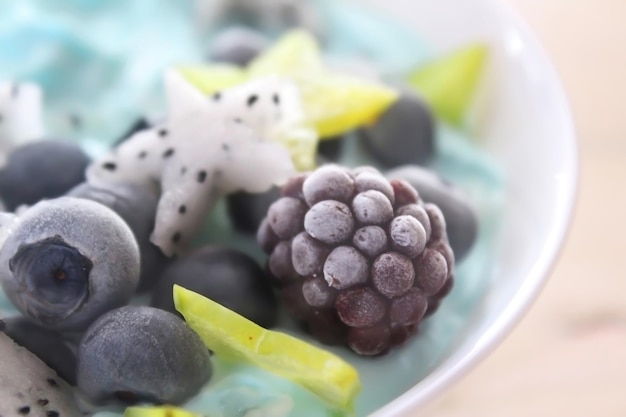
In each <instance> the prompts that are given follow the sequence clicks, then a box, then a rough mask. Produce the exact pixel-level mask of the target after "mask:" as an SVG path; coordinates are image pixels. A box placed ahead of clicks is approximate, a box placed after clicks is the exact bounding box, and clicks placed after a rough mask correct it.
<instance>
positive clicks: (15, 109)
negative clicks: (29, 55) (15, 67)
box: [0, 82, 44, 163]
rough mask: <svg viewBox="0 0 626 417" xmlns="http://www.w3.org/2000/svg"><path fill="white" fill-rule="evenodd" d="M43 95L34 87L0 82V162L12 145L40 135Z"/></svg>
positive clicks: (42, 132) (42, 127)
mask: <svg viewBox="0 0 626 417" xmlns="http://www.w3.org/2000/svg"><path fill="white" fill-rule="evenodd" d="M42 96H43V95H42V92H41V89H40V88H39V87H38V86H37V85H35V84H31V83H13V82H0V162H2V163H4V161H5V158H6V155H7V153H8V152H10V151H11V149H13V148H14V147H15V146H17V145H20V144H23V143H25V142H27V141H29V140H34V139H40V138H41V137H42V136H43V134H44V126H43V118H42V101H43V98H42Z"/></svg>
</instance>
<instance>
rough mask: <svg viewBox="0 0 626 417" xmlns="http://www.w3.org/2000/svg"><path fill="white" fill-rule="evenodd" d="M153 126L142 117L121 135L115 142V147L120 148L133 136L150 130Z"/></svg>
mask: <svg viewBox="0 0 626 417" xmlns="http://www.w3.org/2000/svg"><path fill="white" fill-rule="evenodd" d="M151 127H152V125H151V124H150V122H149V121H148V119H147V118H145V117H140V118H138V119H137V120H135V121H134V122H133V124H131V125H130V126H128V128H127V129H126V130H125V131H124V133H122V134H121V135H120V137H119V138H118V139H117V140H116V141H115V142H114V146H118V145H120V144H122V143H124V142H126V140H127V139H128V138H130V137H131V136H133V135H134V134H135V133H137V132H141V131H142V130H146V129H150V128H151Z"/></svg>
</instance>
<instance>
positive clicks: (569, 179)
mask: <svg viewBox="0 0 626 417" xmlns="http://www.w3.org/2000/svg"><path fill="white" fill-rule="evenodd" d="M483 2H484V3H485V4H487V5H488V6H489V7H492V8H494V9H498V12H499V13H501V14H502V15H504V16H506V17H507V19H508V20H509V21H510V22H511V23H512V24H513V25H514V27H515V28H516V30H517V31H518V32H519V34H520V35H521V37H522V38H523V39H524V41H525V42H526V43H527V44H529V45H530V46H531V48H532V50H533V53H534V54H535V55H536V57H537V62H536V63H537V65H540V66H541V67H542V68H543V70H544V74H545V78H546V79H547V80H548V82H549V84H550V85H551V86H552V91H551V93H552V94H553V95H554V99H555V101H556V103H557V108H558V109H559V111H560V112H561V116H562V120H563V121H564V122H565V123H564V124H563V130H564V132H565V135H564V136H565V137H566V138H567V140H566V141H565V144H566V146H568V147H569V149H567V152H565V153H566V155H568V156H569V157H570V161H569V163H568V167H569V172H567V174H568V175H566V176H565V179H564V181H563V182H562V190H563V191H564V192H563V197H562V198H561V200H560V201H559V202H558V211H557V212H558V213H560V214H561V215H560V216H556V221H555V223H553V225H552V227H551V228H550V230H549V232H548V234H547V239H546V241H545V245H544V248H545V250H544V251H542V253H541V254H540V255H539V257H538V258H537V260H536V262H535V265H534V267H533V268H532V269H531V270H530V272H529V274H528V276H527V277H526V279H525V280H524V283H523V284H522V285H521V287H520V289H519V290H518V292H517V294H516V296H515V297H514V298H513V299H512V300H511V302H510V303H509V304H508V306H507V307H506V308H505V310H504V311H503V313H502V315H501V316H500V317H498V318H497V319H496V320H495V321H494V323H493V324H492V325H491V326H490V327H489V328H487V330H486V331H485V332H484V333H483V334H482V335H481V336H480V337H479V338H478V339H477V340H476V343H474V345H473V346H472V347H471V348H470V349H469V350H468V352H467V353H466V354H465V355H464V356H463V357H461V358H460V359H459V360H458V361H454V360H453V359H454V357H452V358H449V359H448V360H447V361H446V362H443V363H442V366H441V367H439V368H438V369H436V370H435V371H433V372H432V373H431V374H429V375H428V376H427V377H426V378H424V379H423V380H421V381H420V382H418V383H417V384H415V385H414V386H413V387H411V388H410V389H408V390H407V391H406V392H404V393H403V394H402V395H400V396H398V397H396V398H395V399H394V400H392V401H391V402H389V403H387V404H386V405H384V406H383V407H381V408H379V409H377V410H376V411H374V412H373V413H371V414H370V417H388V416H402V415H409V414H410V413H411V412H414V411H416V410H417V409H418V408H420V407H422V406H424V405H425V403H427V402H428V401H432V400H433V399H434V398H435V397H436V396H438V395H440V394H442V393H443V392H444V390H446V389H448V388H450V387H451V386H452V385H453V384H455V383H457V382H459V380H460V379H461V378H462V377H464V376H465V375H466V374H467V373H468V372H469V371H470V370H472V368H474V367H475V366H476V365H478V364H479V363H480V362H481V361H483V360H484V359H485V358H486V357H487V356H488V355H489V354H490V353H492V352H493V351H494V350H495V349H496V348H497V347H498V346H499V345H500V344H501V343H502V342H503V341H504V339H505V338H506V337H507V336H508V335H509V334H510V333H511V331H512V330H513V329H514V328H515V326H517V324H519V322H520V321H521V319H522V318H523V317H524V316H525V315H526V313H527V312H528V311H529V310H530V308H531V307H532V305H533V303H534V302H535V301H536V300H537V298H538V296H539V295H540V293H541V291H542V290H543V288H544V287H545V285H546V283H547V281H548V279H549V277H550V275H551V273H552V272H553V270H554V267H555V266H556V264H557V262H558V260H559V258H560V255H561V253H562V250H563V247H564V245H565V242H566V240H567V236H568V234H569V232H570V229H571V224H572V221H573V217H574V211H575V208H576V200H577V196H578V188H579V180H580V156H579V140H578V137H577V135H576V127H575V121H574V117H573V114H572V111H571V108H570V105H569V100H568V98H567V94H566V92H565V89H564V87H563V83H562V81H561V79H560V77H559V75H558V71H557V70H556V67H555V66H554V64H553V63H552V61H551V59H550V57H549V55H548V53H547V52H546V51H545V49H544V48H543V46H542V44H541V42H540V41H539V38H538V37H537V36H536V35H535V33H534V32H533V30H532V29H531V27H530V26H529V25H528V23H526V21H524V19H523V18H522V17H521V15H520V14H519V12H518V11H517V10H515V9H514V8H513V6H512V5H511V4H510V3H506V2H502V1H498V0H483Z"/></svg>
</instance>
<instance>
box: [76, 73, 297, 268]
mask: <svg viewBox="0 0 626 417" xmlns="http://www.w3.org/2000/svg"><path fill="white" fill-rule="evenodd" d="M275 82H276V84H272V82H270V83H269V84H268V85H269V86H276V87H277V89H269V88H267V87H263V86H262V85H261V84H258V85H244V86H242V87H238V89H237V90H236V91H232V92H231V91H225V92H224V93H223V100H222V99H221V98H222V97H220V98H219V99H217V100H215V99H214V98H207V97H205V96H204V95H203V94H202V93H200V92H199V91H198V90H196V89H195V88H194V87H193V86H191V85H190V84H189V83H188V82H187V81H186V80H185V79H184V78H183V77H182V76H181V75H180V74H178V73H176V72H173V71H172V72H169V73H168V74H167V75H166V78H165V84H166V93H167V96H168V106H169V112H168V118H167V121H166V122H165V124H164V125H163V126H161V127H160V128H155V129H150V130H147V131H143V132H139V133H137V134H135V135H134V136H133V137H131V138H129V139H128V140H127V141H125V142H124V143H122V144H121V145H120V146H119V147H118V148H116V149H114V150H113V151H112V152H111V153H109V154H108V155H105V156H104V157H103V158H101V159H99V160H98V161H96V162H95V163H94V164H93V165H92V166H91V167H90V168H89V169H88V171H87V179H88V181H89V182H91V183H95V184H98V183H99V184H102V183H120V182H132V183H143V184H151V183H154V184H157V185H159V186H160V188H161V198H160V200H159V205H158V207H157V214H156V222H155V227H154V231H153V234H152V237H151V240H152V241H153V242H154V243H155V244H156V245H157V246H159V247H160V248H161V250H162V251H163V252H164V253H165V254H166V255H168V256H169V255H173V254H177V253H179V252H180V250H181V249H182V248H184V247H185V245H186V244H187V243H188V242H189V241H190V240H192V239H193V238H194V236H195V234H196V232H197V231H198V230H199V229H200V226H201V225H202V223H203V222H204V218H205V216H206V214H207V213H208V211H209V210H210V209H211V208H212V207H213V205H214V204H215V202H216V201H217V200H218V199H219V198H220V197H221V196H223V195H225V194H227V193H231V192H234V191H248V192H262V191H265V190H267V189H269V188H270V187H272V186H273V185H280V184H282V183H284V182H285V181H286V180H287V179H288V178H289V177H290V176H292V175H293V174H294V172H295V169H294V166H293V163H292V160H291V155H290V154H289V152H288V150H287V149H286V148H285V147H284V146H282V145H280V144H277V143H274V142H272V141H271V137H270V136H272V134H273V132H274V131H275V130H277V131H280V129H281V127H280V126H281V123H283V122H284V121H289V120H297V116H295V115H294V114H295V113H293V112H292V113H288V112H287V110H286V109H288V108H289V107H287V105H289V103H290V102H292V101H293V100H295V99H296V98H297V96H291V97H290V96H289V94H294V92H293V90H291V92H290V90H289V89H288V88H287V87H284V85H283V84H282V83H280V82H278V81H275ZM278 87H280V88H278ZM270 91H271V93H270ZM274 95H275V96H276V97H274ZM252 96H255V97H256V99H255V100H250V97H252ZM294 97H295V98H294ZM249 101H255V103H253V105H252V106H249V105H248V102H249ZM276 101H278V103H279V104H280V103H282V102H284V103H286V106H285V107H284V108H283V107H282V106H280V105H277V104H276ZM294 108H295V107H294ZM283 113H284V114H288V116H285V117H282V116H281V114H283ZM290 118H292V119H290ZM285 123H286V122H285ZM287 124H288V123H287Z"/></svg>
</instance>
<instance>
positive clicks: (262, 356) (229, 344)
mask: <svg viewBox="0 0 626 417" xmlns="http://www.w3.org/2000/svg"><path fill="white" fill-rule="evenodd" d="M174 304H175V305H176V309H177V310H178V311H179V312H180V313H181V314H182V315H183V316H184V318H185V321H186V322H187V324H188V325H189V326H190V327H191V328H192V329H193V330H195V331H196V332H197V333H198V334H199V335H200V337H201V338H202V340H203V341H204V343H205V344H206V346H207V347H208V348H209V349H211V350H212V351H214V352H215V354H216V355H218V356H219V357H221V358H222V359H225V360H233V361H243V362H247V363H250V364H252V365H256V366H258V367H260V368H262V369H264V370H266V371H269V372H272V373H274V374H276V375H279V376H281V377H283V378H286V379H289V380H291V381H293V382H296V383H298V384H300V385H302V386H304V387H305V388H307V389H308V390H310V391H312V392H313V393H315V394H316V395H318V396H319V397H320V398H322V399H323V400H325V401H326V402H328V403H329V404H332V405H334V406H338V407H341V408H343V409H346V410H350V411H351V410H352V409H353V405H354V400H355V397H356V395H357V394H358V392H359V391H360V389H361V382H360V380H359V374H358V372H357V370H356V369H355V368H354V367H352V366H351V365H350V364H348V363H347V362H345V361H344V360H343V359H341V358H339V357H338V356H336V355H334V354H332V353H330V352H328V351H326V350H323V349H320V348H318V347H315V346H313V345H311V344H309V343H306V342H304V341H303V340H300V339H298V338H296V337H293V336H290V335H288V334H285V333H281V332H277V331H273V330H267V329H264V328H262V327H260V326H258V325H256V324H255V323H253V322H252V321H250V320H248V319H246V318H244V317H242V316H240V315H239V314H237V313H235V312H233V311H231V310H229V309H227V308H226V307H223V306H222V305H220V304H218V303H216V302H214V301H212V300H210V299H208V298H206V297H203V296H201V295H199V294H197V293H195V292H193V291H189V290H187V289H185V288H182V287H180V286H178V285H175V286H174Z"/></svg>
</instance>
